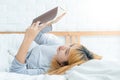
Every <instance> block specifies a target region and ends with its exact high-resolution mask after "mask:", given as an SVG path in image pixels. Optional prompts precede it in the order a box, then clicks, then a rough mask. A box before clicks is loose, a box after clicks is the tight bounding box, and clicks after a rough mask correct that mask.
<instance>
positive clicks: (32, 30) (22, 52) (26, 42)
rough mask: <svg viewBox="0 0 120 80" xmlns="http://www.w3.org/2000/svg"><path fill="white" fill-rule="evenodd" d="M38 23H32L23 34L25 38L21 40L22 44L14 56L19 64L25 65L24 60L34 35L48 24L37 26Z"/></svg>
mask: <svg viewBox="0 0 120 80" xmlns="http://www.w3.org/2000/svg"><path fill="white" fill-rule="evenodd" d="M39 23H40V22H36V23H33V24H32V25H31V26H30V27H29V28H28V29H27V30H26V33H25V37H24V39H23V42H22V44H21V46H20V48H19V50H18V53H17V55H16V59H17V60H18V61H19V62H20V63H23V64H24V63H25V59H26V55H27V52H28V49H29V47H30V45H31V43H32V41H33V40H34V38H35V37H36V35H37V34H38V33H39V32H40V31H41V30H42V29H43V28H44V27H45V26H47V25H48V23H45V24H41V25H40V26H39Z"/></svg>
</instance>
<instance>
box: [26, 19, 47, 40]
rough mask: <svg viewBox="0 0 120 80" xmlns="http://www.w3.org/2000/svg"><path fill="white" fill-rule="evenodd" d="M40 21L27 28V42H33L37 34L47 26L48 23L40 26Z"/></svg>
mask: <svg viewBox="0 0 120 80" xmlns="http://www.w3.org/2000/svg"><path fill="white" fill-rule="evenodd" d="M39 24H40V21H38V22H36V23H33V24H32V25H31V26H30V27H28V28H27V30H26V33H25V39H26V40H28V41H33V40H34V38H35V37H36V36H37V34H38V33H39V32H40V31H41V30H42V29H43V28H44V27H46V26H47V25H49V22H47V23H43V24H40V25H39Z"/></svg>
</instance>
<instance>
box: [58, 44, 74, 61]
mask: <svg viewBox="0 0 120 80" xmlns="http://www.w3.org/2000/svg"><path fill="white" fill-rule="evenodd" d="M73 47H74V44H72V45H63V46H59V47H58V48H57V55H56V59H57V61H58V62H59V63H62V62H64V61H68V56H69V51H70V49H71V48H73Z"/></svg>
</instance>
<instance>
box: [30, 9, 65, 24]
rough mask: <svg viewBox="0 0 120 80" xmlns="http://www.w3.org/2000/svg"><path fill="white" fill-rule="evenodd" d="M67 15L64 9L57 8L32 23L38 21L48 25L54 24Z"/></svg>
mask: <svg viewBox="0 0 120 80" xmlns="http://www.w3.org/2000/svg"><path fill="white" fill-rule="evenodd" d="M65 14H66V11H65V10H64V9H63V8H61V7H55V8H53V9H51V10H49V11H47V12H45V13H44V14H42V15H40V16H38V17H37V18H35V19H34V20H33V22H32V23H34V22H37V21H40V22H41V23H46V22H48V21H50V24H53V23H56V22H57V21H59V20H60V19H61V18H62V17H63V16H64V15H65Z"/></svg>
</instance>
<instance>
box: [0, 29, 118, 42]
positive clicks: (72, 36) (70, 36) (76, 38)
mask: <svg viewBox="0 0 120 80" xmlns="http://www.w3.org/2000/svg"><path fill="white" fill-rule="evenodd" d="M24 33H25V32H0V34H24ZM49 33H52V34H55V35H57V36H64V37H65V42H66V44H68V43H74V42H77V43H80V37H81V36H120V31H76V32H73V31H69V32H63V31H61V32H55V31H53V32H49Z"/></svg>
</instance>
